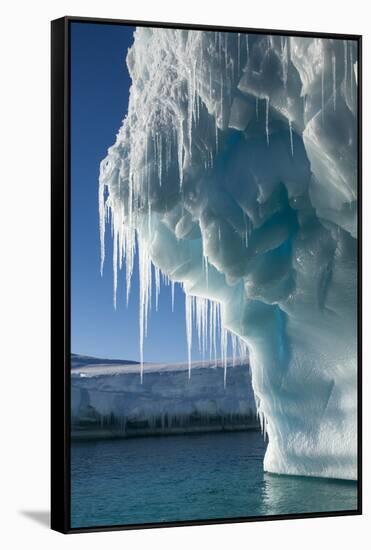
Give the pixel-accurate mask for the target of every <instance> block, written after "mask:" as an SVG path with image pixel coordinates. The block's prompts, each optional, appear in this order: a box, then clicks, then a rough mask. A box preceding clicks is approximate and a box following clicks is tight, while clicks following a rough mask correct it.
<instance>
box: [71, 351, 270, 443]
mask: <svg viewBox="0 0 371 550" xmlns="http://www.w3.org/2000/svg"><path fill="white" fill-rule="evenodd" d="M89 359H90V361H91V362H90V363H89ZM76 363H77V364H79V366H76ZM81 364H83V366H81ZM71 373H72V375H71V381H72V384H71V396H72V438H73V439H86V438H95V437H97V438H104V437H134V436H141V435H165V434H177V433H189V432H192V433H193V432H208V431H235V430H246V429H258V428H259V422H258V419H257V415H256V406H255V399H254V394H253V391H252V387H251V372H250V369H249V366H248V365H247V364H246V363H245V364H241V363H238V362H237V363H236V364H235V365H234V366H233V364H232V363H231V362H230V361H228V366H227V376H228V383H227V385H226V387H224V365H222V364H221V362H220V361H219V362H214V361H202V362H198V363H194V365H193V374H192V377H191V379H189V378H188V363H180V364H145V365H144V379H143V383H141V381H140V365H139V364H130V363H127V362H124V361H123V362H122V363H121V364H120V363H119V361H111V362H110V361H105V360H104V359H96V358H80V357H79V356H76V355H75V356H74V357H73V362H72V371H71Z"/></svg>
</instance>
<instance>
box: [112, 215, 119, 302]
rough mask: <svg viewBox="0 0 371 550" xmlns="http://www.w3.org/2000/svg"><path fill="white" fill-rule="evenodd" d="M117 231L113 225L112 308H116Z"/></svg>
mask: <svg viewBox="0 0 371 550" xmlns="http://www.w3.org/2000/svg"><path fill="white" fill-rule="evenodd" d="M117 241H118V235H117V229H116V226H115V225H114V230H113V307H114V308H115V309H116V306H117Z"/></svg>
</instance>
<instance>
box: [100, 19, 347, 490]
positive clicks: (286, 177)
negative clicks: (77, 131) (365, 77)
mask: <svg viewBox="0 0 371 550" xmlns="http://www.w3.org/2000/svg"><path fill="white" fill-rule="evenodd" d="M243 43H244V37H243V35H239V34H238V33H235V34H233V33H214V32H203V31H186V30H173V29H150V28H138V29H137V30H136V32H135V35H134V44H133V46H132V48H131V49H130V50H129V53H128V56H127V64H128V68H129V71H130V75H131V78H132V86H131V90H130V100H129V106H128V114H127V116H126V118H125V120H124V121H123V124H122V127H121V129H120V131H119V134H118V135H117V138H116V142H115V144H114V145H113V146H112V147H111V148H110V149H109V151H108V155H107V157H106V159H105V160H104V161H103V162H102V164H101V174H100V190H99V211H100V234H101V243H102V247H101V250H102V252H101V256H102V265H103V262H104V240H105V230H104V228H105V224H106V222H107V221H109V222H110V223H111V227H112V235H113V240H114V259H113V265H114V272H115V275H114V280H115V281H116V280H117V272H118V269H119V268H120V266H121V263H122V260H124V262H125V266H124V269H125V272H126V290H127V293H128V292H129V291H130V280H131V275H132V271H133V259H134V256H135V254H136V253H138V254H139V264H140V304H139V311H140V334H141V337H140V356H141V362H142V366H143V364H144V356H145V350H144V345H145V339H144V335H145V332H146V319H147V318H148V314H149V309H150V307H151V285H152V274H153V270H154V266H155V269H159V270H160V271H161V273H163V274H165V276H166V277H167V278H168V279H170V280H171V281H175V282H177V283H180V284H181V285H182V286H183V288H184V291H185V294H186V314H187V338H188V347H189V350H190V349H191V347H190V341H191V338H192V337H193V335H192V334H191V333H192V317H193V316H195V318H196V320H197V326H198V337H199V338H200V344H201V347H202V348H205V347H206V348H208V349H209V350H210V353H214V351H213V350H215V347H216V345H215V344H216V342H217V343H218V344H219V343H221V350H222V351H221V355H222V361H223V360H224V361H225V357H226V352H225V350H226V345H225V340H226V334H227V331H228V334H233V335H235V337H236V338H238V342H239V343H241V345H242V347H244V346H246V345H247V346H248V348H249V352H250V364H251V369H252V383H253V388H254V392H255V396H256V398H257V405H258V414H259V417H260V419H261V423H262V426H263V428H264V430H266V431H267V434H268V439H269V445H268V449H267V453H266V456H265V461H264V466H265V469H266V470H268V471H271V472H278V473H288V474H299V475H314V476H328V477H339V478H347V479H355V478H356V477H357V468H356V452H357V444H356V434H357V425H356V402H357V391H356V388H357V368H356V363H357V359H356V358H357V349H356V250H357V244H356V226H357V208H356V204H357V124H356V113H357V91H356V87H357V80H356V78H355V68H356V67H357V46H356V43H354V42H352V41H347V42H346V43H344V41H343V40H333V39H332V40H329V39H326V40H324V39H319V38H309V37H306V38H300V37H291V38H287V39H286V38H285V39H284V40H281V37H279V36H270V37H266V36H262V35H255V34H250V35H249V36H248V37H247V36H246V47H241V46H242V44H243ZM345 44H346V46H345ZM264 102H265V116H258V115H260V113H259V108H260V110H261V108H262V105H264ZM123 107H124V106H123ZM255 109H256V116H252V113H254V111H255ZM267 142H268V143H269V147H268V146H267ZM156 280H157V283H156V292H158V290H159V287H158V279H156ZM115 289H116V283H115ZM115 292H116V290H115ZM218 347H220V346H219V345H218ZM223 350H224V351H223ZM191 360H192V358H191V355H190V352H189V360H188V373H189V376H191V374H192V372H191ZM142 373H143V368H142ZM191 379H192V377H191ZM143 383H144V384H145V376H144V382H143ZM227 389H228V375H227Z"/></svg>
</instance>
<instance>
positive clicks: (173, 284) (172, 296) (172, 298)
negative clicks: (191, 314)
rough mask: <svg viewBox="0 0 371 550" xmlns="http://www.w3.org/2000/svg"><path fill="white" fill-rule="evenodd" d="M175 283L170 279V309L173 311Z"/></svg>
mask: <svg viewBox="0 0 371 550" xmlns="http://www.w3.org/2000/svg"><path fill="white" fill-rule="evenodd" d="M174 287H175V283H174V281H171V311H172V312H173V313H174V301H175V288H174Z"/></svg>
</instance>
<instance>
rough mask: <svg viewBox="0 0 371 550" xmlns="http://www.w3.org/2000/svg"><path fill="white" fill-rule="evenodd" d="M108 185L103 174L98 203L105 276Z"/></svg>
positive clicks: (101, 262)
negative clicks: (106, 191) (106, 192)
mask: <svg viewBox="0 0 371 550" xmlns="http://www.w3.org/2000/svg"><path fill="white" fill-rule="evenodd" d="M103 163H104V166H107V165H108V162H107V161H102V163H101V171H102V166H103ZM105 188H106V186H105V183H104V180H103V177H102V176H101V177H100V178H99V191H98V205H99V236H100V274H101V276H103V267H104V258H105V230H106V207H105V203H104V190H105Z"/></svg>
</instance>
